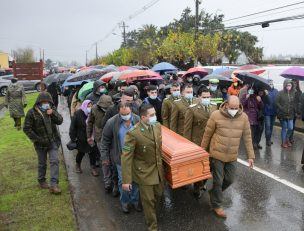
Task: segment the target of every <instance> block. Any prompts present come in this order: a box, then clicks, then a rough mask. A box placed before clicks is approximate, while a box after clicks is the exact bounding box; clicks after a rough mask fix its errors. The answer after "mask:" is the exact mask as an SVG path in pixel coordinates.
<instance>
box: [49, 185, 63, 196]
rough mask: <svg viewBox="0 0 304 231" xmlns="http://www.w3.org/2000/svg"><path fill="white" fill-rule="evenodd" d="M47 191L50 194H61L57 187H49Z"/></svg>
mask: <svg viewBox="0 0 304 231" xmlns="http://www.w3.org/2000/svg"><path fill="white" fill-rule="evenodd" d="M49 191H50V193H52V194H60V193H61V189H60V188H59V186H58V185H53V186H51V187H50V189H49Z"/></svg>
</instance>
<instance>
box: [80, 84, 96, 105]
mask: <svg viewBox="0 0 304 231" xmlns="http://www.w3.org/2000/svg"><path fill="white" fill-rule="evenodd" d="M93 85H94V81H92V82H89V83H86V84H85V85H83V86H82V88H80V90H79V92H78V99H80V100H81V102H83V101H84V100H85V98H86V97H87V95H88V94H90V93H91V92H92V91H93Z"/></svg>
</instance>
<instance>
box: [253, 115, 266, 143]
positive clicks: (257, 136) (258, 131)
mask: <svg viewBox="0 0 304 231" xmlns="http://www.w3.org/2000/svg"><path fill="white" fill-rule="evenodd" d="M250 128H251V136H252V143H253V144H259V143H260V142H261V138H262V134H263V131H264V121H259V124H258V125H251V126H250Z"/></svg>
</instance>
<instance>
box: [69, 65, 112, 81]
mask: <svg viewBox="0 0 304 231" xmlns="http://www.w3.org/2000/svg"><path fill="white" fill-rule="evenodd" d="M111 71H114V69H111V68H104V69H92V70H87V71H80V72H77V73H76V74H74V75H73V76H72V77H71V78H70V79H68V80H67V82H78V81H84V80H97V79H99V78H100V77H101V76H103V75H104V74H106V73H108V72H111Z"/></svg>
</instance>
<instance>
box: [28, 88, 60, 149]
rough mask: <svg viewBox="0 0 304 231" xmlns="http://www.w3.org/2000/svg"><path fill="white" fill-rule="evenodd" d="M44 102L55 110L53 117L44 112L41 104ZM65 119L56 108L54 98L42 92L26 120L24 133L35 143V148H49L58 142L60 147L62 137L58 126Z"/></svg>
mask: <svg viewBox="0 0 304 231" xmlns="http://www.w3.org/2000/svg"><path fill="white" fill-rule="evenodd" d="M42 101H48V102H49V103H50V105H51V108H52V109H53V113H52V114H51V115H47V113H46V112H42V111H41V110H40V108H39V104H40V103H41V102H42ZM62 122H63V118H62V116H61V115H60V114H59V113H58V112H57V110H56V108H55V107H54V103H53V100H52V97H51V95H50V94H49V93H47V92H41V93H40V94H39V96H38V97H37V100H36V103H35V104H34V106H33V108H32V109H30V110H29V111H28V112H27V114H26V116H25V120H24V127H23V131H24V133H25V134H26V135H27V136H28V137H29V138H30V140H31V141H32V142H33V143H34V145H35V147H40V148H41V147H42V148H47V147H49V146H50V143H51V142H56V143H57V145H58V146H59V145H60V135H59V132H58V130H57V125H60V124H62Z"/></svg>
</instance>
